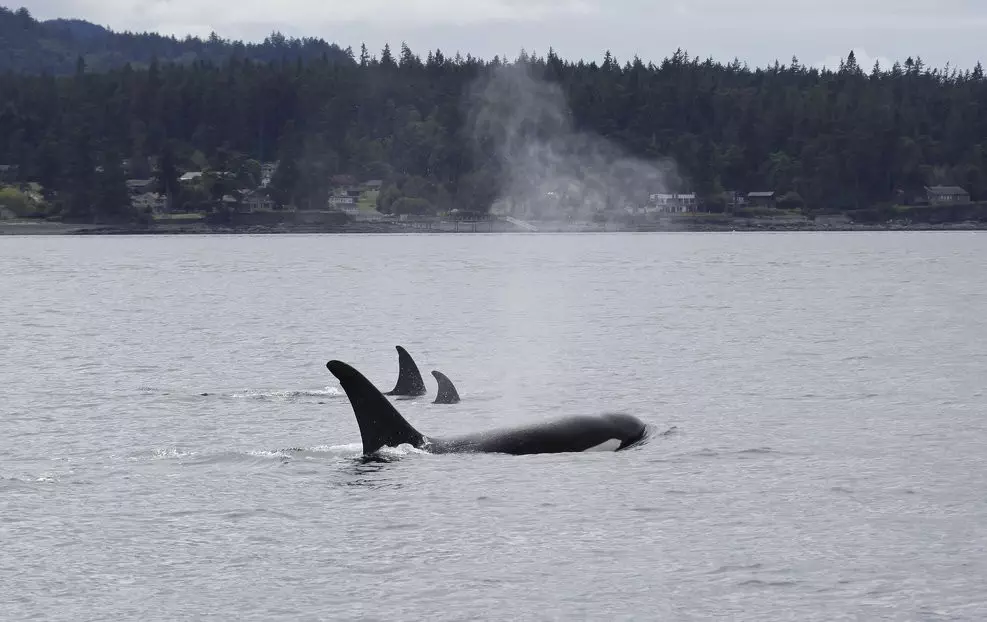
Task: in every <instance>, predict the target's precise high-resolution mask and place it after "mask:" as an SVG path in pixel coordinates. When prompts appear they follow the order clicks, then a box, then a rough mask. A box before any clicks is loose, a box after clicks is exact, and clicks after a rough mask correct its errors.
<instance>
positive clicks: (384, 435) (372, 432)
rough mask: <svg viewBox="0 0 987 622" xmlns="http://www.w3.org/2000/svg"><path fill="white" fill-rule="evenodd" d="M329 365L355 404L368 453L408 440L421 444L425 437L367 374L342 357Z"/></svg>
mask: <svg viewBox="0 0 987 622" xmlns="http://www.w3.org/2000/svg"><path fill="white" fill-rule="evenodd" d="M326 368H327V369H328V370H329V371H330V372H331V373H332V375H333V376H335V377H336V379H337V380H339V384H340V385H342V387H343V391H345V392H346V397H348V398H349V400H350V406H352V407H353V414H354V415H356V422H357V425H359V426H360V437H361V439H362V440H363V453H364V455H369V454H372V453H374V452H375V451H377V450H378V449H380V448H381V447H397V446H398V445H403V444H405V443H407V444H409V445H412V446H414V447H418V448H421V447H422V446H423V445H424V444H425V440H426V439H425V437H424V436H423V435H422V433H421V432H419V431H418V430H416V429H415V428H414V427H413V426H412V425H411V424H410V423H408V422H407V421H406V420H405V418H404V417H402V416H401V413H399V412H398V411H397V409H396V408H394V405H393V404H391V402H390V400H388V399H387V398H386V397H384V395H383V394H382V393H381V392H380V391H379V390H377V387H375V386H374V385H373V384H372V383H371V382H370V381H369V380H367V378H366V377H365V376H364V375H363V374H361V373H360V372H358V371H357V370H355V369H353V368H352V367H351V366H349V365H347V364H346V363H344V362H342V361H329V362H328V363H326Z"/></svg>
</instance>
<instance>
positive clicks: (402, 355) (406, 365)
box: [384, 346, 427, 396]
mask: <svg viewBox="0 0 987 622" xmlns="http://www.w3.org/2000/svg"><path fill="white" fill-rule="evenodd" d="M394 347H395V348H396V349H397V351H398V381H397V383H395V385H394V388H393V389H391V390H390V391H388V392H387V393H385V394H384V395H410V396H418V395H425V393H426V392H427V389H426V388H425V381H424V380H422V373H421V372H420V371H418V365H415V359H413V358H411V355H410V354H408V351H407V350H405V349H404V348H403V347H401V346H394Z"/></svg>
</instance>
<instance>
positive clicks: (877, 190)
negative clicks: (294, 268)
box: [0, 45, 987, 222]
mask: <svg viewBox="0 0 987 622" xmlns="http://www.w3.org/2000/svg"><path fill="white" fill-rule="evenodd" d="M231 49H233V48H231ZM508 65H510V66H512V70H514V71H517V70H519V69H523V70H524V73H525V75H526V76H529V77H530V79H531V80H532V81H533V83H536V84H539V85H546V84H547V85H552V88H556V89H557V91H558V92H559V93H560V97H561V98H563V99H564V103H565V105H566V106H567V108H568V110H561V111H560V112H559V114H560V115H562V116H563V117H564V127H563V126H559V125H558V124H557V123H556V122H555V121H554V120H553V119H546V118H544V115H542V116H540V117H539V116H537V115H536V116H535V117H533V118H531V119H525V118H521V119H520V120H519V119H518V114H522V115H523V113H524V111H523V110H521V112H520V113H519V112H518V110H513V111H509V112H508V113H504V111H502V110H498V106H500V107H502V106H503V100H502V101H500V102H493V103H490V102H486V103H484V106H486V107H485V108H484V109H483V110H482V111H480V112H481V113H482V114H481V113H478V111H477V107H476V106H477V102H476V97H475V95H476V90H477V84H482V83H484V81H485V80H490V79H491V76H493V75H495V74H497V72H503V71H505V67H507V66H508ZM539 88H541V87H539ZM516 95H517V96H518V97H521V98H522V99H523V97H524V96H526V95H527V93H524V92H521V93H519V94H516ZM495 113H496V114H495ZM502 113H504V114H508V116H509V118H510V119H511V122H512V123H513V125H512V126H511V131H512V132H513V133H514V134H512V136H511V137H510V138H511V140H514V141H518V140H520V141H522V142H524V141H527V142H524V144H525V145H529V144H538V145H544V144H552V145H554V147H553V149H554V151H553V155H555V156H558V157H562V158H570V159H576V161H577V162H578V163H579V166H576V167H572V166H570V167H568V169H567V170H566V172H565V176H564V177H565V179H564V181H565V182H566V183H568V184H569V186H570V187H572V182H573V180H575V181H576V182H578V184H582V186H580V187H589V186H590V185H591V184H590V182H591V181H593V183H597V182H598V180H600V179H603V182H599V183H602V185H603V186H605V188H604V189H603V191H602V192H603V194H606V195H607V196H610V195H611V194H613V192H612V188H614V187H618V186H620V188H621V192H620V200H621V201H622V202H624V203H628V202H630V203H633V202H635V201H640V202H647V201H648V195H649V194H653V193H655V192H694V193H695V194H696V195H697V197H698V198H699V201H700V204H701V205H703V206H704V209H707V210H709V211H722V210H724V209H726V205H725V200H724V198H723V197H724V192H727V191H731V192H739V193H746V192H750V191H762V190H769V191H773V192H775V193H776V195H777V196H778V197H782V198H784V199H785V200H786V206H788V207H791V208H793V209H801V210H804V211H806V212H809V213H812V212H827V213H832V212H838V211H844V212H845V211H852V210H862V209H871V210H873V209H878V210H880V209H887V208H889V207H890V206H892V205H895V204H903V203H909V202H911V201H914V200H915V199H916V198H918V197H921V196H923V189H924V188H925V187H926V186H930V185H956V186H962V188H964V189H965V190H966V191H967V192H969V194H970V197H971V198H972V199H973V201H979V200H987V176H985V173H987V171H985V159H984V156H985V149H987V80H985V77H984V73H983V69H982V67H981V66H980V65H979V64H978V65H977V66H976V67H974V68H972V69H969V70H963V71H959V70H954V69H937V68H929V67H926V66H924V64H923V63H922V61H921V59H920V58H919V57H918V56H916V57H915V58H908V59H905V60H903V61H902V62H900V63H895V64H894V65H893V66H892V67H886V68H883V67H879V66H874V67H873V68H862V67H860V66H858V65H857V63H856V60H855V58H854V55H853V53H852V52H851V53H850V54H849V55H848V57H847V58H846V60H845V61H844V62H843V63H842V66H841V67H840V68H839V69H838V70H837V71H820V70H818V69H815V68H811V67H806V66H804V65H802V64H801V63H800V62H799V61H798V59H794V58H793V59H792V60H791V61H790V62H789V63H787V64H775V65H774V66H771V67H767V68H750V67H747V66H745V65H743V64H741V63H739V62H733V63H729V64H723V63H719V62H715V61H713V60H710V59H699V58H695V57H690V56H689V55H688V54H687V53H685V52H683V51H676V52H675V53H674V54H672V55H670V56H669V57H668V58H666V59H664V60H663V61H661V62H659V63H646V62H643V61H641V60H640V59H636V58H635V59H616V58H614V57H613V56H611V55H610V54H609V53H605V54H604V55H603V57H602V60H601V61H600V62H583V61H578V62H573V61H567V60H565V59H562V58H559V57H558V56H557V55H556V54H555V53H554V52H551V51H549V52H548V53H547V54H545V55H535V54H530V55H529V54H527V53H524V52H522V53H521V54H520V55H519V57H518V58H516V59H512V60H511V61H509V62H505V60H504V59H500V58H494V59H491V60H481V59H477V58H473V57H471V56H465V57H463V56H460V55H458V54H457V55H454V56H451V57H450V56H446V55H444V54H443V53H442V52H441V51H438V50H435V51H429V52H427V53H426V54H424V56H422V55H419V54H416V53H415V52H414V51H412V50H411V49H409V48H408V47H407V46H404V45H401V46H399V47H398V49H397V50H393V51H392V50H391V48H390V47H389V46H388V47H385V48H384V49H383V50H381V51H380V52H377V53H371V52H369V51H368V50H367V49H366V48H363V49H361V50H360V51H357V52H353V51H350V50H345V51H344V52H343V53H342V54H340V55H334V56H331V55H329V54H324V55H322V56H320V57H317V58H303V57H302V56H297V57H295V58H291V57H290V55H288V56H284V57H282V58H281V59H280V60H277V61H273V62H262V61H255V60H250V59H248V58H245V57H244V54H242V53H237V52H236V50H235V49H233V52H231V57H230V58H228V59H227V60H224V61H222V62H213V61H203V60H197V61H193V62H186V63H179V62H159V61H157V60H154V59H152V60H151V61H150V62H149V64H148V66H147V67H146V68H135V67H133V66H131V65H124V66H123V67H121V68H115V69H110V70H106V71H98V72H96V71H91V70H89V68H88V67H87V66H86V64H85V61H84V60H83V59H81V58H80V59H79V60H78V63H77V68H76V72H75V73H74V74H73V75H68V76H55V75H54V74H53V73H27V72H11V71H8V72H6V73H4V74H2V75H0V165H4V166H6V167H7V169H6V170H7V171H15V173H9V175H10V176H11V177H13V176H16V182H17V183H21V184H23V183H25V182H33V183H34V184H36V185H37V186H36V187H37V188H39V192H40V193H41V194H42V195H43V198H44V200H45V203H46V206H47V207H46V208H45V209H46V212H45V214H46V215H48V216H50V217H60V218H64V219H66V220H70V221H78V222H116V221H119V222H125V221H130V220H135V219H139V218H140V217H141V215H140V214H138V213H136V211H135V208H133V207H132V205H131V201H130V200H129V196H128V193H127V187H126V183H125V182H126V180H127V179H128V178H145V177H147V178H152V179H154V180H155V188H156V189H157V191H159V192H161V193H164V194H167V195H168V196H169V201H171V202H172V203H176V202H177V203H183V202H184V203H187V202H189V201H192V202H193V203H194V204H195V205H199V206H202V208H203V209H209V207H208V206H209V205H210V204H215V202H216V201H218V200H219V199H220V198H221V197H223V196H228V195H229V194H230V193H232V192H235V191H237V190H240V189H244V188H256V187H257V186H258V185H259V180H258V179H257V170H258V166H259V163H263V162H275V161H276V162H278V167H277V170H276V172H275V173H274V176H273V178H272V179H271V182H270V184H269V185H268V186H266V187H265V189H264V192H266V193H269V195H270V198H271V200H272V201H273V202H274V204H275V205H276V206H278V207H281V206H302V205H305V206H313V205H316V206H324V205H326V202H327V199H328V197H329V196H330V195H331V194H332V192H333V191H334V188H335V187H336V186H338V185H339V184H340V183H341V182H340V180H341V179H347V180H351V181H353V182H357V183H358V182H360V181H366V180H381V181H383V184H384V186H383V188H382V191H381V193H380V198H379V208H380V209H381V211H384V212H387V211H389V210H391V209H392V208H393V207H394V206H395V203H397V202H399V201H402V200H404V202H403V204H402V206H401V209H403V210H406V211H410V212H414V213H435V212H444V211H448V210H451V209H460V210H467V211H476V212H486V211H488V210H489V209H490V208H491V206H492V205H493V204H494V203H495V202H496V201H497V200H498V199H504V198H505V193H507V194H509V193H510V192H514V191H516V190H517V188H518V187H519V185H523V184H531V185H532V187H536V188H537V189H538V191H539V192H542V191H545V192H546V193H548V192H552V189H551V188H548V187H547V186H546V185H545V181H544V179H522V178H524V177H525V170H523V169H521V170H519V167H518V165H517V163H516V161H512V158H513V156H514V155H515V154H514V152H511V151H509V150H505V149H504V148H503V146H504V141H505V138H504V137H503V136H498V135H497V131H495V130H496V128H495V130H491V129H490V128H489V127H487V128H486V130H484V131H480V130H478V117H483V116H484V115H485V116H486V117H487V123H488V125H489V118H490V117H491V115H492V118H493V119H494V121H495V122H496V121H497V120H501V121H502V120H503V119H504V118H505V116H504V114H502ZM498 115H499V116H498ZM553 123H556V124H555V125H553ZM561 131H565V132H569V133H571V134H573V135H580V136H592V137H594V140H599V141H604V142H605V144H606V145H608V149H612V150H613V152H614V153H619V154H620V157H622V158H624V159H625V160H627V161H633V162H640V163H650V162H665V163H668V162H671V163H673V164H674V174H669V175H667V176H665V177H663V178H662V180H661V183H657V182H655V183H652V181H653V180H651V178H650V177H649V178H648V180H647V183H643V182H641V179H635V180H633V181H632V182H627V181H626V179H625V178H623V177H621V176H620V174H619V172H615V171H613V170H607V171H602V172H601V171H600V170H593V169H594V167H595V168H597V169H598V168H600V166H607V163H605V162H604V163H601V162H600V161H599V158H596V159H595V160H592V159H586V158H584V157H583V156H584V155H585V154H580V153H576V152H575V151H578V150H580V149H585V148H586V145H587V143H586V142H585V141H582V142H580V141H568V142H566V141H563V142H558V141H555V138H554V137H553V135H552V133H553V132H555V133H558V132H561ZM553 141H555V142H553ZM565 149H571V150H574V152H573V153H559V150H565ZM528 151H530V149H529V150H528ZM607 153H609V151H608V152H607ZM514 159H515V160H516V158H514ZM584 164H585V166H584ZM545 170H546V169H545V168H544V166H542V167H541V168H538V167H532V169H531V175H530V176H531V177H537V176H538V175H539V174H540V175H541V177H542V178H544V176H545V175H544V171H545ZM551 170H552V171H555V169H554V168H553V169H551ZM186 171H204V172H206V173H209V172H213V173H215V174H214V175H212V176H208V175H207V177H206V179H208V183H207V184H205V185H202V186H199V187H198V188H196V189H195V190H194V191H193V190H188V189H186V188H184V187H183V185H182V184H181V183H180V182H179V181H178V180H179V177H180V176H181V174H182V173H184V172H186ZM560 178H561V175H560ZM622 180H623V181H622ZM7 181H8V183H13V180H12V179H8V180H7ZM508 182H509V183H508ZM522 182H523V183H522ZM621 184H623V185H622V186H621ZM649 184H650V185H649ZM598 185H599V184H598ZM631 186H633V188H632V187H631ZM658 186H660V187H658ZM563 191H564V189H560V190H559V192H563ZM183 193H185V195H188V193H193V194H194V196H193V197H192V198H189V196H191V195H189V196H184V195H183ZM196 193H197V194H196ZM507 198H510V197H507ZM529 198H530V197H529ZM571 198H572V197H570V199H571ZM576 200H578V197H576ZM621 207H623V205H616V204H614V205H610V204H606V205H603V206H601V209H602V208H615V209H616V208H621Z"/></svg>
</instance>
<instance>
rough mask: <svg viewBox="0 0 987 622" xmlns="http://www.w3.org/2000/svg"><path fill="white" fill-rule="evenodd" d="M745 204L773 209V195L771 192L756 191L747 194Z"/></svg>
mask: <svg viewBox="0 0 987 622" xmlns="http://www.w3.org/2000/svg"><path fill="white" fill-rule="evenodd" d="M747 204H748V205H756V206H758V207H774V206H775V193H774V191H773V190H771V191H757V192H748V193H747Z"/></svg>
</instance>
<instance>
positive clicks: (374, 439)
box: [326, 360, 647, 456]
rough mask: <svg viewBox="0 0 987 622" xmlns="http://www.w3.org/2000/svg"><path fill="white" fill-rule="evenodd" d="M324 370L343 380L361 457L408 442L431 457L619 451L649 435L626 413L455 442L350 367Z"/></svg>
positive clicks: (337, 365)
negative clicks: (410, 417) (425, 429)
mask: <svg viewBox="0 0 987 622" xmlns="http://www.w3.org/2000/svg"><path fill="white" fill-rule="evenodd" d="M326 368H328V369H329V371H330V372H331V373H332V375H333V376H335V377H336V379H337V380H339V383H340V385H342V387H343V391H345V392H346V397H347V398H349V400H350V406H352V407H353V414H354V415H356V422H357V425H358V426H359V427H360V438H361V440H362V441H363V454H364V455H365V456H366V455H370V454H373V453H374V452H376V451H377V450H378V449H380V448H381V447H397V446H399V445H403V444H409V445H411V446H413V447H415V448H417V449H422V450H424V451H427V452H429V453H435V454H447V453H504V454H512V455H516V456H519V455H526V454H550V453H563V452H580V451H588V450H603V451H620V450H622V449H627V448H629V447H632V446H634V445H637V444H638V443H640V442H641V441H643V440H644V439H645V437H646V436H647V426H645V424H644V423H643V422H642V421H641V420H640V419H638V418H637V417H634V416H631V415H626V414H622V413H608V414H603V415H598V416H573V417H565V418H562V419H557V420H555V421H548V422H545V423H537V424H533V425H527V426H522V427H517V428H510V429H500V430H490V431H486V432H479V433H475V434H467V435H463V436H457V437H452V438H432V437H428V436H425V435H424V434H422V433H421V432H419V431H418V430H416V429H415V428H414V427H413V426H412V425H411V424H410V423H408V422H407V421H406V420H405V418H404V417H402V416H401V413H399V412H398V411H397V409H396V408H394V405H393V404H391V402H390V401H389V400H388V399H387V398H386V397H384V394H382V393H381V392H380V391H379V390H378V389H377V387H375V386H374V385H373V384H372V383H371V382H370V381H369V380H367V378H366V377H365V376H364V375H363V374H361V373H360V372H359V371H357V370H356V369H354V368H353V367H351V366H350V365H348V364H346V363H344V362H342V361H336V360H332V361H329V362H328V363H326Z"/></svg>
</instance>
